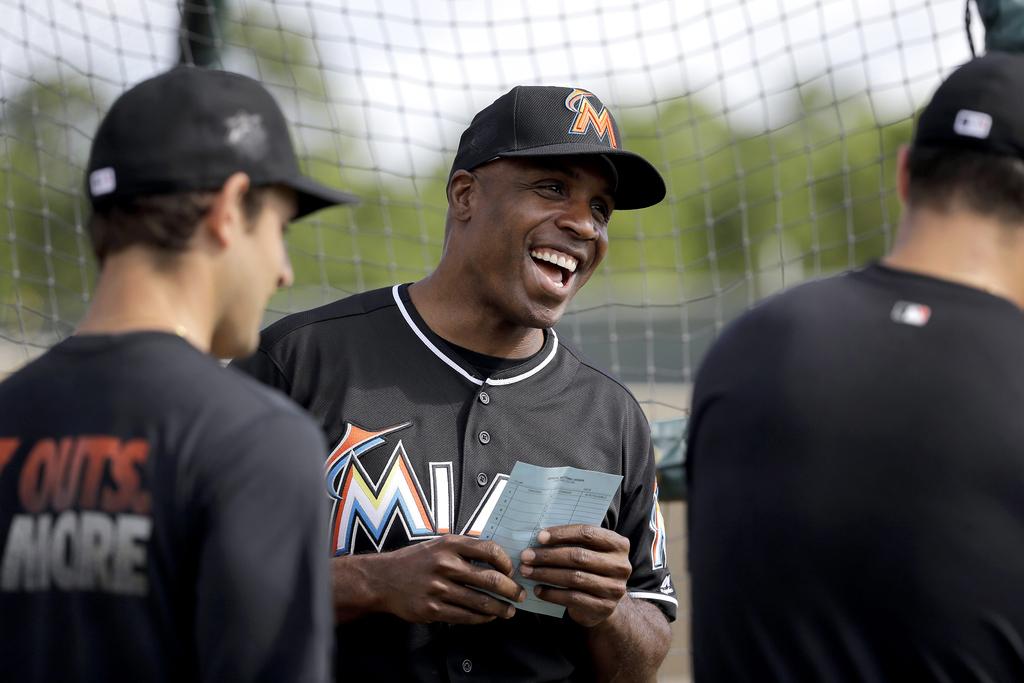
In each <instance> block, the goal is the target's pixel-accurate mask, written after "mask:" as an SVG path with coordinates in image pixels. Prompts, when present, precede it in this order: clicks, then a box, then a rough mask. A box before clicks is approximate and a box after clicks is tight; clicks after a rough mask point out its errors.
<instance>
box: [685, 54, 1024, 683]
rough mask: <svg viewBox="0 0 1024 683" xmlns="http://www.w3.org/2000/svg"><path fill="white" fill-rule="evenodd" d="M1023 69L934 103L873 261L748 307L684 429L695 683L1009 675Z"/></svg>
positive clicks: (1021, 537) (989, 72)
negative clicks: (899, 207) (888, 238)
mask: <svg viewBox="0 0 1024 683" xmlns="http://www.w3.org/2000/svg"><path fill="white" fill-rule="evenodd" d="M1021 92H1024V56H1020V55H1010V54H998V53H993V54H990V55H988V56H986V57H983V58H981V59H977V60H975V61H973V62H969V63H967V64H966V65H964V66H962V67H961V68H959V69H958V70H957V71H956V72H954V73H953V74H952V75H951V76H950V77H949V79H948V80H947V81H946V82H945V83H943V84H942V86H940V87H939V89H938V90H937V91H936V93H935V95H934V97H933V98H932V101H931V103H930V104H929V105H928V106H927V107H926V108H925V110H924V112H923V113H922V114H921V118H920V120H919V122H918V126H917V131H916V134H915V136H914V140H913V144H912V146H911V147H910V149H909V150H906V149H905V150H902V151H901V153H900V156H899V160H898V166H897V191H898V192H899V195H900V198H901V199H902V200H903V202H904V205H905V207H904V208H905V210H904V215H903V221H902V224H901V226H900V230H899V235H898V237H897V240H896V244H895V246H894V248H893V250H892V253H891V254H890V255H889V256H887V257H886V258H884V259H883V260H882V262H881V263H878V264H874V265H870V266H868V267H866V268H863V269H861V270H858V271H855V272H852V273H848V274H846V275H842V276H839V277H836V278H832V279H829V280H825V281H822V282H817V283H813V284H807V285H804V286H801V287H798V288H796V289H794V290H792V291H790V292H787V293H785V294H782V295H780V296H777V297H775V298H774V299H772V300H770V301H768V302H766V303H764V304H762V305H760V306H758V307H756V308H755V309H754V310H753V311H751V312H749V313H748V314H746V315H745V316H744V317H742V318H741V319H740V320H739V321H737V322H736V323H734V324H733V325H732V326H731V327H730V328H729V329H728V330H726V332H725V333H724V334H723V335H722V337H721V339H720V340H719V341H718V342H717V344H716V345H715V347H714V348H713V349H712V350H711V352H710V353H709V354H708V357H707V359H706V361H705V363H704V365H703V367H702V368H701V370H700V372H699V374H698V377H697V384H696V388H695V393H694V403H693V413H692V418H691V422H690V429H691V431H690V436H689V448H688V451H687V453H688V457H689V459H690V488H689V490H690V502H689V506H690V517H689V519H690V570H691V573H692V593H693V658H694V673H695V679H696V680H697V681H699V682H701V683H703V682H706V681H830V682H842V681H879V682H881V681H1020V680H1024V590H1022V577H1024V506H1022V504H1021V501H1022V500H1024V499H1022V497H1021V492H1022V491H1024V420H1022V419H1021V414H1022V412H1024V363H1022V362H1021V353H1022V349H1024V315H1022V312H1021V308H1022V307H1024V113H1022V111H1021V108H1020V93H1021Z"/></svg>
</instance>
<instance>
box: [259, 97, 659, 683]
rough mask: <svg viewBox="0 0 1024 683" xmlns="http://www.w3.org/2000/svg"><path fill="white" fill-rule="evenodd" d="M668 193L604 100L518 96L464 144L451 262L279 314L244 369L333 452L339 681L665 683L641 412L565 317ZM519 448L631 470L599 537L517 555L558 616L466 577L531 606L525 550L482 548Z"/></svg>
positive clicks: (648, 458) (564, 530)
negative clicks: (630, 226)
mask: <svg viewBox="0 0 1024 683" xmlns="http://www.w3.org/2000/svg"><path fill="white" fill-rule="evenodd" d="M664 194H665V186H664V183H663V181H662V179H661V177H660V176H659V175H658V173H657V171H656V170H654V168H653V167H652V166H651V165H650V164H649V163H648V162H646V161H645V160H644V159H642V158H641V157H639V156H637V155H635V154H632V153H630V152H627V151H625V150H623V149H622V147H621V136H620V133H619V130H618V128H617V126H616V124H615V121H614V120H613V119H612V117H611V115H610V113H609V112H608V110H606V109H605V108H604V106H603V105H602V104H601V102H600V100H598V99H597V98H596V97H595V96H594V95H593V94H591V93H589V92H587V91H584V90H578V89H572V88H558V87H517V88H514V89H513V90H512V91H510V92H509V93H507V94H506V95H504V96H502V97H500V98H499V99H498V100H496V101H495V102H494V103H493V104H491V105H490V106H489V107H487V108H486V109H484V110H483V111H481V112H480V113H479V114H477V116H476V117H475V118H474V119H473V122H472V124H471V125H470V127H469V128H468V129H467V130H466V132H465V133H464V134H463V136H462V141H461V143H460V145H459V151H458V154H457V156H456V159H455V163H454V165H453V167H452V172H451V177H450V180H449V184H448V204H449V206H448V220H447V225H446V232H445V245H444V254H443V256H442V258H441V262H440V264H439V265H438V267H437V269H436V270H435V271H434V272H433V273H432V274H431V275H430V276H428V277H426V278H425V279H423V280H421V281H419V282H416V283H414V284H412V285H396V286H395V287H393V288H388V289H382V290H378V291H373V292H367V293H365V294H360V295H357V296H354V297H350V298H348V299H344V300H342V301H339V302H337V303H334V304H331V305H328V306H325V307H322V308H319V309H316V310H313V311H309V312H306V313H300V314H297V315H294V316H291V317H289V318H286V319H284V320H283V321H280V322H278V323H276V324H275V325H273V326H271V327H270V328H269V329H268V330H266V331H265V332H264V335H263V338H262V341H261V344H260V350H259V353H258V354H257V355H256V356H254V357H253V358H252V359H250V360H247V361H245V362H243V363H242V365H243V366H244V367H245V369H247V370H248V371H249V372H252V373H253V374H254V375H255V376H257V377H259V378H260V379H262V380H263V381H265V382H268V383H269V384H272V385H274V386H277V387H279V388H281V389H282V390H284V391H285V392H287V393H288V394H289V395H290V396H291V397H292V398H294V399H295V400H296V401H298V402H299V403H300V404H301V405H303V406H305V407H306V408H308V409H309V410H310V411H311V412H312V413H313V415H314V417H315V418H316V419H317V420H318V421H319V422H320V423H321V424H322V425H323V427H324V429H325V431H326V432H327V434H328V437H329V441H331V442H332V443H333V444H336V445H335V447H334V448H333V449H332V451H331V452H330V453H329V454H327V455H328V458H327V465H326V467H325V469H324V472H325V475H326V485H327V492H328V494H329V495H330V496H331V499H332V500H333V505H334V512H333V518H332V523H331V541H330V542H331V548H332V549H333V551H334V552H335V554H336V555H337V557H336V559H335V560H334V565H333V573H334V608H335V614H336V617H337V619H338V620H339V621H340V622H342V623H341V624H340V625H339V627H338V630H337V637H338V640H337V644H338V667H337V670H336V676H337V679H338V680H396V681H399V680H400V681H413V680H418V681H438V680H474V679H475V680H483V681H504V680H508V681H555V680H558V681H561V680H573V681H592V680H603V679H608V678H612V677H614V676H620V677H621V680H648V679H651V678H653V676H654V674H655V672H656V671H657V669H658V666H659V665H660V663H661V661H662V659H663V658H664V656H665V654H666V652H667V650H668V645H669V620H670V619H673V618H674V617H675V609H676V598H675V591H674V588H673V586H672V581H671V577H670V576H669V573H668V569H667V566H666V562H665V537H664V524H663V522H662V519H661V514H660V512H659V510H658V505H657V489H656V485H655V477H654V461H653V457H652V452H651V444H650V433H649V429H648V425H647V422H646V420H645V418H644V415H643V412H642V411H641V409H640V406H639V405H638V404H637V402H636V400H635V399H634V398H633V396H632V395H631V394H630V393H629V392H628V391H627V390H626V389H625V388H624V387H623V386H622V385H621V384H619V383H618V382H617V381H615V380H614V379H611V378H610V377H608V376H607V375H606V374H604V373H603V372H601V371H600V370H598V369H596V368H594V367H593V366H591V365H590V364H588V363H587V362H586V361H584V360H582V359H580V358H579V357H578V356H577V355H576V354H575V352H573V351H572V350H571V349H569V348H567V347H566V346H564V345H563V344H562V343H561V342H560V340H559V339H558V336H557V335H556V334H555V332H554V331H553V330H552V329H551V328H552V326H553V325H554V324H555V323H557V322H558V320H559V318H560V317H561V316H562V314H563V312H564V311H565V309H566V306H567V305H568V304H569V301H570V300H571V299H572V297H573V295H574V294H576V292H577V291H579V289H580V288H581V287H582V286H583V285H584V284H585V283H586V282H587V280H588V279H589V278H590V276H591V275H592V274H593V273H594V271H595V270H596V269H597V267H598V264H600V262H601V259H602V258H603V257H604V255H605V251H606V250H607V248H608V221H609V219H610V218H611V215H612V211H613V210H614V209H616V208H619V209H637V208H641V207H645V206H650V205H651V204H654V203H656V202H658V201H660V200H661V199H662V197H663V196H664ZM517 460H521V461H524V462H528V463H532V464H535V465H541V466H564V465H572V466H575V467H579V468H586V469H593V470H601V471H603V472H609V473H612V474H618V475H622V477H623V481H622V486H621V488H620V489H619V491H618V493H617V495H616V497H615V498H614V500H613V502H612V505H611V509H610V510H609V511H608V513H607V515H606V516H605V518H604V524H603V525H602V526H601V527H595V526H562V527H555V528H550V529H548V530H547V531H546V533H544V532H542V533H541V538H540V540H541V542H542V543H544V544H545V545H544V547H542V548H538V549H536V550H528V551H526V552H525V553H524V556H523V557H522V558H516V559H522V561H523V563H524V564H523V570H522V575H523V576H526V577H528V578H530V579H535V580H536V581H538V582H540V583H543V584H548V585H550V586H560V588H554V587H547V588H543V589H541V591H540V596H541V597H542V598H543V599H545V600H548V601H550V602H553V603H557V604H559V605H564V606H565V607H567V611H566V615H565V616H564V617H563V618H555V617H551V616H541V615H538V614H535V613H531V612H526V611H523V610H517V609H516V608H515V607H514V605H512V604H509V603H508V602H504V601H501V600H498V599H495V598H493V597H491V596H489V595H487V594H485V593H483V592H480V591H478V590H474V588H481V589H486V590H488V591H490V592H491V593H493V594H496V595H498V596H502V597H504V598H506V599H507V600H511V601H513V602H518V601H520V600H522V598H523V594H524V590H523V589H522V588H520V586H519V585H518V584H517V583H516V582H515V581H514V580H513V578H512V576H511V575H512V573H513V572H512V558H509V557H508V556H507V555H506V554H505V552H504V551H503V550H502V549H501V547H500V546H498V545H496V544H495V543H492V542H490V541H482V540H480V539H478V538H474V537H475V536H479V535H480V532H481V530H482V529H483V528H484V525H485V523H486V521H487V518H488V516H489V515H490V513H491V511H492V509H493V507H494V504H495V501H496V500H497V498H498V495H499V494H500V493H501V491H502V488H503V487H504V485H505V482H506V481H507V479H508V474H509V472H511V470H512V467H513V465H514V464H515V462H516V461H517ZM516 578H519V577H518V576H516Z"/></svg>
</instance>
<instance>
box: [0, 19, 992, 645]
mask: <svg viewBox="0 0 1024 683" xmlns="http://www.w3.org/2000/svg"><path fill="white" fill-rule="evenodd" d="M183 9H184V10H186V11H185V12H184V15H185V16H186V17H187V20H186V21H185V23H184V29H185V31H184V33H183V22H182V16H183ZM211 13H212V14H211ZM974 26H975V29H974V30H975V31H980V22H977V21H975V22H974ZM183 36H184V40H183ZM0 41H2V44H0V49H2V53H0V54H2V59H0V201H2V202H3V206H2V208H0V377H2V376H3V375H4V374H7V373H9V372H11V371H13V370H14V369H15V368H17V367H18V366H20V365H21V364H22V363H24V362H25V361H26V360H28V359H29V358H31V357H33V356H34V355H36V354H38V353H39V352H40V351H41V350H43V349H45V348H47V347H48V346H50V345H51V344H53V343H54V342H55V341H56V340H58V339H60V338H62V337H64V336H66V335H67V334H69V333H70V332H71V331H72V330H73V328H74V325H75V323H76V321H77V320H78V319H79V318H80V316H81V315H82V313H83V311H84V308H85V306H86V305H87V304H88V301H89V296H90V288H91V286H92V283H93V281H94V278H95V266H94V263H93V259H92V256H91V253H90V249H89V245H88V237H87V232H86V221H87V218H88V209H87V206H86V203H85V201H84V197H83V182H82V169H83V166H84V163H85V159H86V156H87V153H88V148H89V143H90V139H91V135H92V133H93V131H94V130H95V127H96V125H97V123H98V121H99V117H100V116H101V115H102V113H103V112H104V111H105V109H106V107H107V106H108V105H109V103H110V102H111V101H112V100H113V98H114V97H115V96H116V95H117V94H118V93H120V92H121V91H123V90H124V89H125V88H127V87H128V86H130V85H132V84H134V83H136V82H137V81H139V80H141V79H143V78H145V77H148V76H151V75H153V74H155V73H156V72H158V71H161V70H163V69H165V68H168V67H169V66H171V65H172V64H174V63H175V62H177V61H178V60H179V56H180V54H181V53H182V52H183V53H184V54H185V58H186V60H190V61H198V62H209V63H212V64H214V65H216V66H220V67H224V68H228V69H232V70H236V71H240V72H242V73H246V74H248V75H251V76H254V77H256V78H259V79H261V80H262V81H263V82H264V83H266V84H267V85H268V87H269V88H270V89H271V90H272V92H273V93H274V95H275V96H276V97H277V99H278V101H279V102H280V103H281V104H282V106H283V108H284V109H285V111H286V114H287V116H288V118H289V120H290V121H291V124H292V131H293V136H294V139H295V142H296V146H297V148H298V151H299V154H300V157H301V158H302V162H303V164H304V168H305V170H306V171H307V172H308V173H310V174H311V175H313V176H315V177H316V178H317V179H319V180H321V181H323V182H325V183H328V184H331V185H336V186H340V187H344V188H347V189H349V190H351V191H353V192H356V193H357V194H359V195H360V196H361V197H362V198H363V202H362V204H360V205H359V206H357V207H344V208H337V209H331V210H328V211H324V212H322V213H319V214H317V215H315V216H314V217H312V218H310V219H307V220H305V221H303V222H301V223H300V224H298V225H296V226H295V227H294V228H293V229H292V231H291V233H290V237H289V243H290V253H291V257H292V261H293V266H294V270H295V274H296V283H295V286H294V287H292V288H290V289H289V290H287V291H283V292H281V293H279V294H278V295H277V296H275V298H274V299H273V300H272V302H271V311H270V313H269V318H268V320H272V319H274V318H276V317H278V316H280V315H282V314H284V313H286V312H290V311H295V310H299V309H303V308H308V307H310V306H313V305H317V304H320V303H324V302H327V301H330V300H333V299H336V298H338V297H340V296H344V295H346V294H348V293H351V292H357V291H362V290H365V289H368V288H372V287H379V286H385V285H389V284H392V283H394V282H400V281H410V280H414V279H417V278H419V277H421V276H422V275H424V274H425V273H427V272H429V271H430V270H431V269H432V268H433V266H434V265H435V264H436V262H437V260H438V257H439V255H440V249H441V241H442V235H443V224H444V214H445V194H444V185H445V179H446V177H447V171H448V165H449V164H450V163H451V159H452V157H453V156H454V151H455V146H456V144H457V143H458V138H459V135H460V133H461V131H462V130H463V128H464V127H465V126H466V125H467V124H468V122H469V120H470V118H471V117H472V115H473V113H474V112H476V111H477V110H479V109H481V108H482V107H484V106H486V105H487V104H488V103H490V102H491V101H492V100H493V99H494V98H496V97H497V96H498V95H500V94H501V93H503V92H505V91H507V90H508V89H509V88H510V87H512V86H513V85H516V84H560V85H574V86H580V87H585V88H587V89H588V90H591V91H593V92H595V93H597V94H598V95H599V96H600V97H601V99H602V100H603V101H604V103H605V104H606V105H608V106H609V107H610V108H611V109H612V111H613V112H615V114H616V117H617V118H618V120H619V122H620V124H621V128H622V130H623V133H624V138H625V142H626V146H627V148H630V149H632V150H635V151H638V152H640V153H642V154H644V155H645V156H647V157H648V158H649V159H650V160H651V161H652V162H653V163H654V164H655V165H656V166H657V167H658V168H659V170H660V171H661V172H662V173H663V175H664V176H665V179H666V181H667V185H668V197H667V199H666V201H665V202H663V203H662V204H660V205H659V206H657V207H653V208H650V209H647V210H643V211H635V212H620V213H617V214H616V215H615V216H614V218H613V221H612V228H611V246H610V250H609V254H608V257H607V259H606V261H605V263H604V264H603V266H602V267H601V269H600V272H598V273H597V274H595V276H594V278H593V279H592V281H591V282H590V283H589V284H588V285H587V287H586V288H585V289H584V290H583V291H582V292H581V293H580V295H579V296H578V297H577V299H576V300H575V302H574V304H573V307H572V309H571V312H570V313H569V314H568V315H567V316H566V317H565V318H564V319H563V321H562V323H561V324H560V330H561V333H562V337H563V338H565V339H568V340H569V341H570V342H571V343H572V344H574V345H575V346H577V347H578V348H581V349H582V350H583V352H584V353H585V354H587V355H588V356H590V357H591V358H592V359H594V360H595V361H596V362H597V363H599V364H601V365H603V366H605V367H607V368H609V369H610V370H611V371H612V372H613V373H615V374H617V375H619V376H620V377H622V378H623V379H624V380H626V381H627V382H628V383H629V384H630V385H631V386H632V387H633V388H634V390H635V392H636V394H637V395H638V397H639V398H640V399H641V401H643V402H644V403H645V404H646V405H647V407H648V409H649V414H650V415H651V417H653V418H656V419H657V418H660V417H674V416H676V415H678V414H680V413H682V412H684V411H685V408H686V404H687V392H688V386H689V383H690V381H691V380H692V378H693V376H694V373H695V370H696V368H697V366H698V364H699V362H700V359H701V357H702V355H703V354H704V352H705V351H706V350H707V348H708V345H709V344H710V343H711V342H712V341H713V340H714V339H715V337H716V336H717V335H718V333H719V332H720V331H721V329H722V327H723V325H725V324H726V323H727V322H728V321H729V320H730V319H732V318H733V317H734V316H736V315H737V314H738V313H739V312H741V311H742V310H744V309H745V308H747V307H748V306H750V305H751V304H752V303H753V302H755V301H757V300H758V299H760V298H762V297H764V296H766V295H768V294H770V293H772V292H775V291H778V290H779V289H781V288H783V287H787V286H790V285H792V284H794V283H796V282H799V281H802V280H805V279H808V278H814V277H819V276H822V275H826V274H829V273H834V272H838V271H841V270H844V269H848V268H851V267H854V266H857V265H859V264H862V263H864V262H866V261H868V260H870V259H872V258H875V257H878V256H880V255H881V254H882V253H883V251H884V250H885V248H886V247H887V245H888V244H889V242H890V241H891V239H892V236H893V232H894V227H895V224H896V222H897V220H898V202H897V199H896V197H895V196H894V192H893V189H892V188H893V185H894V182H893V173H894V159H895V155H896V152H897V149H898V147H899V145H900V144H902V143H904V142H906V141H908V140H909V136H910V131H911V122H912V116H913V113H914V111H915V110H916V109H918V108H919V107H920V106H922V105H923V103H924V102H925V101H926V99H927V97H928V95H929V93H930V92H931V91H932V90H933V89H934V87H935V86H936V85H937V83H938V82H939V80H940V78H941V77H942V76H943V75H945V74H946V73H948V71H949V70H950V69H951V68H952V67H954V66H955V65H957V64H959V63H961V62H963V61H964V60H966V59H967V58H968V57H969V52H968V43H967V38H966V36H965V33H964V2H963V0H899V1H897V0H853V1H851V0H785V2H783V0H745V1H733V2H729V1H727V0H718V1H716V2H711V0H692V1H690V2H685V3H684V2H677V1H676V0H644V1H641V0H635V1H632V2H628V1H624V0H602V1H600V2H595V3H586V4H584V3H578V2H571V1H570V0H478V1H475V2H469V1H465V0H451V1H448V2H430V3H426V2H417V1H415V0H387V2H385V1H384V0H348V1H347V2H345V3H337V2H329V1H327V0H323V1H318V0H277V2H263V1H258V0H245V1H243V0H236V1H226V2H220V1H214V2H209V3H208V2H205V1H201V0H188V1H187V2H186V3H185V4H184V5H183V4H182V3H181V2H174V1H170V0H32V1H31V2H29V1H28V0H0ZM975 42H976V43H978V44H981V41H980V40H979V38H978V37H977V36H976V37H975ZM139 123H140V125H145V122H139ZM672 522H674V523H675V528H674V529H673V530H672V531H673V536H674V538H675V540H676V541H677V545H675V546H674V547H675V548H676V552H678V553H679V557H678V558H677V559H676V560H674V562H675V563H676V566H677V567H679V571H682V567H683V566H684V565H683V564H682V555H681V551H680V550H679V548H680V546H679V545H678V540H679V539H681V535H682V526H681V524H680V523H679V522H677V521H676V520H671V522H670V523H672ZM677 654H678V653H677ZM678 656H680V657H682V655H678Z"/></svg>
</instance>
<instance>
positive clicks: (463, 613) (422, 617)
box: [413, 601, 508, 624]
mask: <svg viewBox="0 0 1024 683" xmlns="http://www.w3.org/2000/svg"><path fill="white" fill-rule="evenodd" d="M507 606H508V605H506V607H507ZM495 618H496V617H495V616H494V615H493V614H482V613H480V612H476V611H474V610H470V609H466V608H464V607H461V606H459V605H452V604H449V603H447V602H442V601H433V602H431V603H430V604H428V605H426V606H425V607H424V609H423V610H421V611H420V612H419V618H418V619H417V618H413V620H414V621H419V622H420V623H426V624H429V623H431V622H435V621H436V622H441V623H447V624H486V623H487V622H489V621H494V619H495Z"/></svg>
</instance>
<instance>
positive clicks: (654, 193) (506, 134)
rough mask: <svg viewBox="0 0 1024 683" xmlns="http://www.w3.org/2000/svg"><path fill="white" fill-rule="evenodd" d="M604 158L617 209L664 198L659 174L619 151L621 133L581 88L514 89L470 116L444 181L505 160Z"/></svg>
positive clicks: (635, 156)
mask: <svg viewBox="0 0 1024 683" xmlns="http://www.w3.org/2000/svg"><path fill="white" fill-rule="evenodd" d="M578 154H586V155H590V154H594V155H600V156H602V157H604V158H605V159H606V160H607V161H608V163H609V164H610V165H611V167H612V169H613V170H614V171H615V174H616V176H617V177H616V178H615V181H616V186H615V189H614V191H613V193H612V194H613V196H614V197H615V208H616V209H642V208H644V207H645V206H651V205H652V204H657V203H658V202H660V201H661V200H662V199H663V198H664V197H665V181H664V180H662V178H661V174H659V173H658V171H657V170H656V169H655V168H654V166H652V165H651V164H650V162H648V161H647V160H646V159H644V158H643V157H642V156H640V155H639V154H636V153H634V152H628V151H626V150H625V149H623V148H622V134H621V133H620V132H619V126H618V124H617V123H616V122H615V119H614V118H613V117H612V115H611V112H610V111H608V109H606V108H605V106H604V105H603V104H602V103H601V100H599V99H598V98H597V96H596V95H594V94H593V93H591V92H589V91H587V90H581V89H579V88H566V87H557V86H527V85H518V86H516V87H514V88H512V90H510V91H508V92H507V93H505V94H504V95H502V96H501V97H499V98H498V99H496V100H495V101H494V102H492V103H491V104H490V105H488V106H487V107H486V108H484V109H483V110H481V111H480V113H478V114H477V115H476V116H474V117H473V121H472V123H470V124H469V128H467V129H466V131H465V132H464V133H463V134H462V139H461V140H460V141H459V149H458V152H456V154H455V162H454V163H453V164H452V170H451V173H450V174H449V176H448V179H449V180H451V176H452V175H453V174H454V173H455V172H456V171H458V170H466V171H471V170H473V169H474V168H476V167H477V166H480V165H481V164H485V163H487V162H488V161H493V160H495V159H500V158H505V157H534V156H568V155H578Z"/></svg>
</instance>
